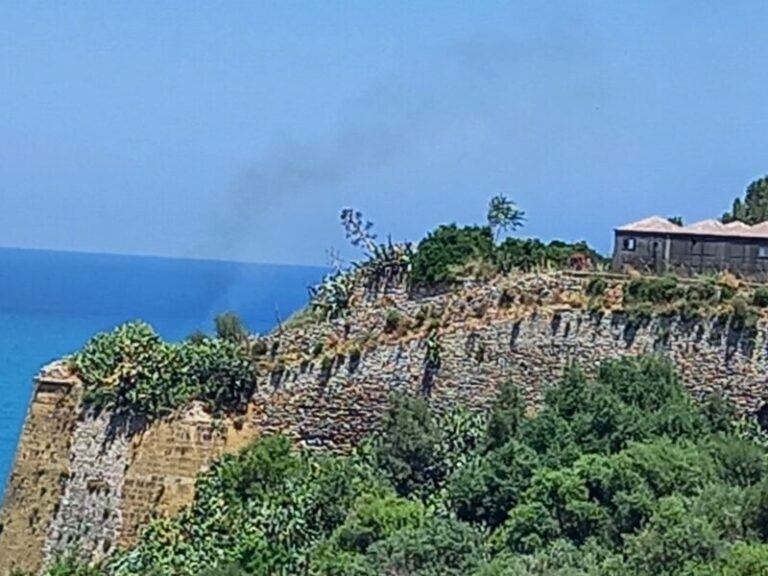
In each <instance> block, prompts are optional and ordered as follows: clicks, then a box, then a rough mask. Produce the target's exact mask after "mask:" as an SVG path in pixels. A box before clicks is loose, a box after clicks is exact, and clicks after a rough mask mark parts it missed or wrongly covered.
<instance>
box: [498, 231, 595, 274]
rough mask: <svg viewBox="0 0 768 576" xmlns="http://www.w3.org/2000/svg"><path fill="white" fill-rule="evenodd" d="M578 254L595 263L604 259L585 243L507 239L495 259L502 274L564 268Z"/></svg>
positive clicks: (499, 248) (499, 247) (500, 246)
mask: <svg viewBox="0 0 768 576" xmlns="http://www.w3.org/2000/svg"><path fill="white" fill-rule="evenodd" d="M576 253H580V254H585V255H587V256H589V258H590V259H591V260H592V261H593V262H595V263H598V262H601V261H602V257H601V256H600V255H599V254H598V253H597V252H595V250H593V249H592V248H590V247H589V246H588V245H587V244H586V243H585V242H576V243H573V244H571V243H568V242H562V241H560V240H553V241H552V242H550V243H548V244H544V243H543V242H542V241H541V240H539V239H528V238H526V239H522V238H507V239H506V240H504V242H502V243H501V244H500V245H499V246H498V247H496V250H495V251H494V259H495V262H496V264H497V266H498V267H499V269H500V270H501V271H502V272H509V271H510V270H513V269H517V270H523V271H529V270H532V269H534V268H535V267H537V266H553V267H555V268H563V267H565V266H566V265H567V263H568V260H569V259H570V258H571V256H573V255H574V254H576Z"/></svg>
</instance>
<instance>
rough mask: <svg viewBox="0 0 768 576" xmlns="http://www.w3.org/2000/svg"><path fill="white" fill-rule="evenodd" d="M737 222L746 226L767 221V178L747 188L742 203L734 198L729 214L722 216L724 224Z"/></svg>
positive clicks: (758, 180)
mask: <svg viewBox="0 0 768 576" xmlns="http://www.w3.org/2000/svg"><path fill="white" fill-rule="evenodd" d="M734 220H738V221H740V222H745V223H746V224H759V223H760V222H765V221H766V220H768V176H764V177H762V178H758V179H757V180H755V181H754V182H752V183H750V185H749V186H747V190H746V194H745V196H744V201H743V202H742V200H741V199H740V198H736V200H734V201H733V208H732V209H731V211H730V212H726V213H725V214H723V217H722V221H723V222H725V223H728V222H733V221H734Z"/></svg>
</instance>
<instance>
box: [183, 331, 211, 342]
mask: <svg viewBox="0 0 768 576" xmlns="http://www.w3.org/2000/svg"><path fill="white" fill-rule="evenodd" d="M187 340H189V341H190V342H195V343H198V344H199V343H200V342H205V341H206V340H208V334H206V333H205V332H203V331H202V330H195V331H194V332H192V334H190V335H189V336H187Z"/></svg>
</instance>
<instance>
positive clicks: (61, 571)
mask: <svg viewBox="0 0 768 576" xmlns="http://www.w3.org/2000/svg"><path fill="white" fill-rule="evenodd" d="M100 574H101V573H100V571H99V570H98V569H96V568H93V567H91V566H87V565H85V564H83V563H81V562H80V561H78V560H77V559H76V558H75V556H74V555H72V554H65V555H63V556H61V557H59V558H57V559H56V560H55V561H54V562H53V564H52V565H51V566H50V567H49V568H48V569H47V570H46V571H45V574H44V576H99V575H100Z"/></svg>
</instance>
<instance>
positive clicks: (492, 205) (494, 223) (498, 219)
mask: <svg viewBox="0 0 768 576" xmlns="http://www.w3.org/2000/svg"><path fill="white" fill-rule="evenodd" d="M523 222H525V212H523V211H522V210H520V209H519V208H518V207H517V206H515V203H514V202H512V201H511V200H509V199H508V198H507V197H506V196H504V195H502V194H500V195H498V196H494V197H493V198H491V201H490V202H489V203H488V227H489V228H490V229H491V230H495V231H496V232H495V234H494V236H495V237H498V235H499V233H500V232H506V231H507V230H508V229H511V230H512V231H513V232H514V231H515V230H517V229H518V228H521V227H522V226H523Z"/></svg>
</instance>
